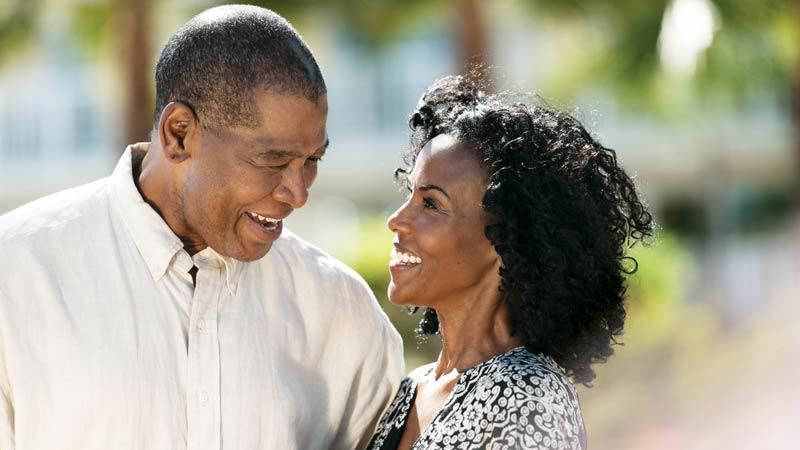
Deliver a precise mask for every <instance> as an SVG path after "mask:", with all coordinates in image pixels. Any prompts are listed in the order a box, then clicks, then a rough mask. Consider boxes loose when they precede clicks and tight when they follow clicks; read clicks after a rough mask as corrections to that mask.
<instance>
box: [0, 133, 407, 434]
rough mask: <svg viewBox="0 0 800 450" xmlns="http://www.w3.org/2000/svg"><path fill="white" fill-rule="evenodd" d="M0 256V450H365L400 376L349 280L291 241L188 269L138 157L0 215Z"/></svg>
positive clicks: (379, 316) (382, 325)
mask: <svg viewBox="0 0 800 450" xmlns="http://www.w3.org/2000/svg"><path fill="white" fill-rule="evenodd" d="M0 258H2V261H3V263H2V269H1V270H0V450H55V449H75V450H78V449H80V450H94V449H97V450H126V449H137V450H158V449H163V450H181V449H190V450H218V449H226V450H227V449H231V450H250V449H302V450H306V449H329V448H330V449H352V448H358V447H363V446H365V445H366V443H367V441H368V440H369V438H370V435H371V432H372V431H373V428H374V425H375V424H376V422H377V420H378V419H379V417H378V416H379V415H380V414H381V413H382V411H383V410H384V408H385V406H386V405H387V403H388V401H389V400H390V398H391V397H392V395H393V394H394V392H395V390H396V389H397V387H398V384H399V381H400V378H401V375H402V373H403V363H402V345H401V342H400V338H399V336H398V334H397V332H396V331H395V330H394V328H393V327H392V326H391V324H390V323H389V321H388V320H387V318H386V316H385V314H384V313H383V312H382V311H381V309H380V308H379V306H378V304H377V302H376V301H375V298H374V297H373V295H372V293H371V291H370V290H369V288H368V287H367V285H366V284H365V283H364V281H363V280H362V279H361V278H360V277H359V276H358V275H357V274H355V273H354V272H353V271H352V270H350V269H348V268H347V267H346V266H344V265H343V264H341V263H339V262H337V261H336V260H334V259H332V258H331V257H329V256H327V255H326V254H324V253H323V252H321V251H320V250H318V249H316V248H314V247H312V246H310V245H309V244H307V243H305V242H303V241H302V240H300V239H298V238H297V237H296V236H294V235H292V234H291V233H290V232H289V231H287V230H284V232H283V236H281V238H280V239H279V240H278V241H276V242H275V243H274V245H273V246H272V249H271V250H270V252H269V253H268V254H267V255H266V256H265V257H264V258H262V259H260V260H258V261H254V262H248V263H243V262H240V261H236V260H234V259H231V258H228V257H224V256H221V255H219V254H218V253H216V252H215V251H214V250H212V249H211V248H207V249H205V250H203V251H201V252H199V253H197V254H195V255H194V256H190V255H189V254H188V253H186V252H185V251H184V250H183V244H182V243H181V241H180V239H178V237H177V236H175V234H174V233H172V231H171V230H170V228H169V227H168V226H167V225H166V223H165V222H164V221H163V220H162V219H161V217H160V216H159V215H158V214H157V213H156V212H155V211H154V210H153V209H152V208H151V207H150V206H149V205H148V204H147V203H145V202H144V201H143V199H142V197H141V195H140V194H139V192H138V191H137V189H136V187H135V185H134V183H133V178H132V170H131V148H129V149H128V150H126V152H125V154H124V155H123V156H122V159H121V160H120V162H119V164H118V165H117V167H116V169H115V170H114V172H113V174H112V175H111V176H110V177H109V178H105V179H102V180H99V181H96V182H94V183H91V184H88V185H85V186H81V187H78V188H74V189H70V190H67V191H63V192H60V193H57V194H54V195H51V196H48V197H45V198H43V199H40V200H37V201H35V202H33V203H31V204H28V205H25V206H23V207H21V208H19V209H17V210H14V211H12V212H9V213H7V214H5V215H3V216H1V217H0ZM193 265H194V266H197V267H198V272H197V284H196V287H194V286H193V283H192V278H191V276H190V275H189V273H188V271H189V270H190V269H191V267H192V266H193Z"/></svg>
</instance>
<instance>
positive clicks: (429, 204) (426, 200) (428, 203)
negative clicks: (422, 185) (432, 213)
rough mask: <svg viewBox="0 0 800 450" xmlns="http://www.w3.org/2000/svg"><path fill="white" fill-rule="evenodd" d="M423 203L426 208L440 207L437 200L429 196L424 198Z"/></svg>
mask: <svg viewBox="0 0 800 450" xmlns="http://www.w3.org/2000/svg"><path fill="white" fill-rule="evenodd" d="M422 204H423V206H424V207H425V209H439V207H438V206H437V205H436V202H434V201H433V200H431V199H429V198H423V199H422Z"/></svg>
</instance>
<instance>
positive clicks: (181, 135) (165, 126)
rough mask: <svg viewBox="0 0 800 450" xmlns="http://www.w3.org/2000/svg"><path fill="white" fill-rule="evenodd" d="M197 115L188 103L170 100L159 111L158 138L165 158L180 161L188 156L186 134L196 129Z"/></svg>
mask: <svg viewBox="0 0 800 450" xmlns="http://www.w3.org/2000/svg"><path fill="white" fill-rule="evenodd" d="M197 126H198V122H197V116H196V115H195V113H194V111H193V110H192V108H191V107H189V106H188V105H186V104H184V103H181V102H171V103H169V104H168V105H167V106H165V107H164V109H163V110H162V111H161V118H160V119H159V121H158V130H157V131H158V138H159V141H160V143H161V149H162V151H163V152H164V156H166V157H167V160H169V161H172V162H175V163H180V162H182V161H185V160H186V159H188V158H189V156H190V153H191V152H190V151H189V149H188V148H187V146H186V141H187V139H186V138H187V136H188V135H189V134H190V133H192V132H194V131H195V130H196V129H197Z"/></svg>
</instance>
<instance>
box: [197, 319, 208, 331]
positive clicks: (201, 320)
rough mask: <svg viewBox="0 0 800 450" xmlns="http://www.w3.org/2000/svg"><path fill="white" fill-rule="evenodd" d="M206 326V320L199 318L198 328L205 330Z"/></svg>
mask: <svg viewBox="0 0 800 450" xmlns="http://www.w3.org/2000/svg"><path fill="white" fill-rule="evenodd" d="M205 328H206V321H205V320H203V319H200V320H198V321H197V329H198V330H200V331H203V330H204V329H205Z"/></svg>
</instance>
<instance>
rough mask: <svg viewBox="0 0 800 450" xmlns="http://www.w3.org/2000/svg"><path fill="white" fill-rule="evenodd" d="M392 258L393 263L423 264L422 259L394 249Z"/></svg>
mask: <svg viewBox="0 0 800 450" xmlns="http://www.w3.org/2000/svg"><path fill="white" fill-rule="evenodd" d="M390 256H391V258H392V262H393V263H405V264H419V263H421V262H422V258H420V257H419V256H414V255H412V254H409V253H405V252H399V251H397V249H394V248H393V249H392V252H391V254H390Z"/></svg>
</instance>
